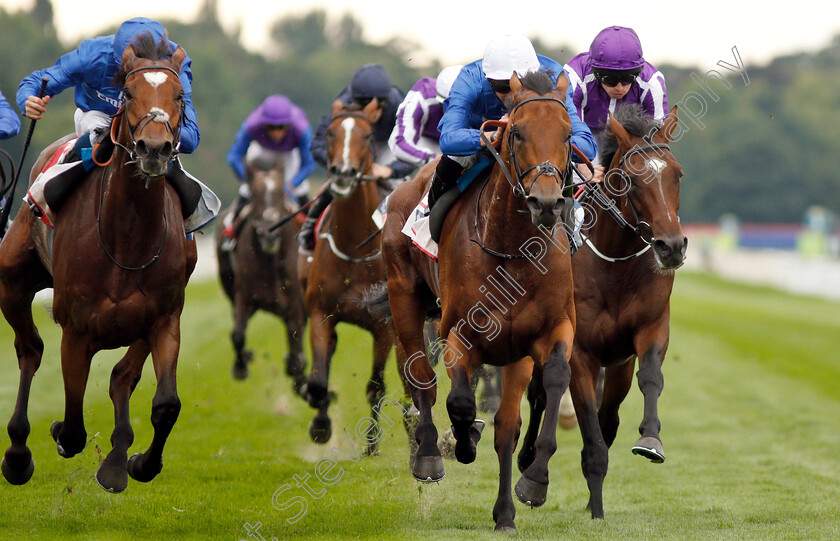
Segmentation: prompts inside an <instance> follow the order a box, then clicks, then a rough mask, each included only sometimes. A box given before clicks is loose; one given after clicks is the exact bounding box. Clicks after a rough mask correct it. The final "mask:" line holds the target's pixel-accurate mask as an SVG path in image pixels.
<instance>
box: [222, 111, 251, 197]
mask: <svg viewBox="0 0 840 541" xmlns="http://www.w3.org/2000/svg"><path fill="white" fill-rule="evenodd" d="M246 122H247V120H246ZM251 141H252V139H251V136H250V135H248V129H247V128H246V126H245V122H243V123H242V127H241V128H239V131H238V132H236V139H235V140H234V141H233V144H232V145H231V146H230V150H228V153H227V163H228V165H229V166H230V167H231V169H233V172H234V174H235V175H236V178H238V179H239V180H240V182H244V181H245V154H247V152H248V146H249V145H250V144H251Z"/></svg>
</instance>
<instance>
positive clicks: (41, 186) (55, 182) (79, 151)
mask: <svg viewBox="0 0 840 541" xmlns="http://www.w3.org/2000/svg"><path fill="white" fill-rule="evenodd" d="M105 135H107V134H100V135H98V136H96V137H97V143H103V144H99V145H98V146H97V159H103V161H104V159H107V156H108V155H110V153H111V150H112V149H113V146H112V145H110V144H104V143H105V141H104V140H105ZM108 143H110V138H108ZM94 167H96V164H95V163H94V160H93V143H92V142H91V136H89V135H83V136H81V137H79V138H78V139H76V143H75V144H74V145H73V149H72V150H71V151H70V152H68V153H67V155H66V156H65V157H64V158H63V159H62V160H61V163H58V164H56V165H53V166H52V167H51V168H50V169H48V170H47V171H46V172H44V173H41V174H39V175H38V178H36V179H35V182H33V183H32V186H30V187H29V190H28V191H27V192H26V196H25V197H24V198H23V200H24V202H25V203H26V204H27V205H29V208H30V210H31V211H32V213H33V214H35V216H36V217H38V218H40V219H41V221H43V222H44V223H45V224H47V225H48V226H50V227H52V226H53V220H55V214H56V213H57V212H58V211H59V210H61V207H62V206H63V205H64V202H65V201H66V200H67V197H68V196H69V195H70V194H71V193H72V192H73V190H74V189H75V188H76V186H77V185H78V183H79V181H81V180H82V179H83V178H85V176H87V174H88V173H89V172H90V171H92V170H93V168H94Z"/></svg>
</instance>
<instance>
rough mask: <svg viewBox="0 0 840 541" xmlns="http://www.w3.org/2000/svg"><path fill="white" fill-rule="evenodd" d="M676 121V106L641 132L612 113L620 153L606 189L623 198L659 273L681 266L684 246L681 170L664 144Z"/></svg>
mask: <svg viewBox="0 0 840 541" xmlns="http://www.w3.org/2000/svg"><path fill="white" fill-rule="evenodd" d="M630 121H631V122H632V121H633V119H631V120H630ZM677 122H678V120H677V106H674V107H673V108H672V109H671V112H670V113H669V114H668V116H667V117H666V119H665V122H664V123H663V124H662V125H661V127H660V126H659V125H658V124H648V125H647V126H645V128H644V131H643V132H641V133H638V132H639V130H638V129H637V130H635V131H636V132H637V133H633V132H632V131H628V130H627V129H625V126H624V125H622V123H621V122H619V120H617V119H616V118H615V117H614V116H612V115H610V130H611V131H612V133H613V134H614V135H615V137H616V140H617V141H618V150H617V151H616V153H615V155H614V157H613V159H612V163H611V164H610V170H609V171H608V172H607V174H606V176H605V179H604V186H605V188H606V189H607V190H608V191H609V192H611V193H612V194H614V195H615V196H617V197H619V198H626V206H627V207H629V209H630V212H631V214H632V215H633V216H632V218H630V220H628V221H629V222H632V220H633V219H635V221H636V224H635V226H634V227H635V228H636V232H637V233H638V234H639V236H641V238H642V240H644V241H645V242H646V243H647V244H650V245H651V246H652V247H653V253H654V257H655V259H656V262H657V264H658V266H659V268H660V269H661V270H672V269H676V268H679V267H680V266H682V264H683V262H684V260H685V252H686V248H687V247H688V238H687V237H686V236H685V235H684V234H683V230H682V226H681V225H680V219H679V216H678V214H677V213H678V211H679V208H680V178H681V177H682V176H683V172H682V167H681V166H680V164H679V162H678V161H677V159H676V158H675V157H674V155H673V154H672V153H671V150H670V147H669V146H668V144H669V143H670V142H671V140H672V136H673V133H674V129H675V128H676V127H677ZM630 225H631V226H633V224H632V223H631V224H630Z"/></svg>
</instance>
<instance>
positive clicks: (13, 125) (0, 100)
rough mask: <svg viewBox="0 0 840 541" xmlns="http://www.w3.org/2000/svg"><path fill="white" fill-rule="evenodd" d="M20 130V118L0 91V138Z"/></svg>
mask: <svg viewBox="0 0 840 541" xmlns="http://www.w3.org/2000/svg"><path fill="white" fill-rule="evenodd" d="M19 131H20V118H18V115H17V113H16V112H15V110H14V109H12V106H11V105H9V102H8V101H6V98H5V97H4V96H3V93H2V92H0V139H8V138H9V137H14V136H15V135H17V134H18V132H19Z"/></svg>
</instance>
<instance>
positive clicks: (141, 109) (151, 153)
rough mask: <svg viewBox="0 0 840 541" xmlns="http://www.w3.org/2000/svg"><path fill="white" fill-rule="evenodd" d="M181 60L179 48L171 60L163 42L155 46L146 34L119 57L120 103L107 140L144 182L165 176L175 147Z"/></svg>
mask: <svg viewBox="0 0 840 541" xmlns="http://www.w3.org/2000/svg"><path fill="white" fill-rule="evenodd" d="M185 57H186V53H185V52H184V49H182V48H181V47H178V49H177V50H176V51H175V52H174V53H171V55H170V51H169V44H168V41H166V40H165V39H164V40H161V41H160V42H158V43H155V42H154V39H153V38H152V37H151V35H150V34H141V35H140V36H138V37H137V38H136V39H135V41H134V42H132V44H131V45H129V46H128V47H126V49H125V52H123V64H122V65H123V68H122V70H121V72H120V74H118V76H121V74H124V79H123V96H124V99H125V102H124V105H123V108H122V109H121V112H120V113H118V115H121V116H122V121H121V122H120V123H119V125H118V124H117V120H116V119H115V121H114V125H113V126H112V128H111V130H112V134H111V136H112V138H113V140H114V141H115V142H116V143H118V144H119V145H120V146H122V147H123V148H124V149H126V150H127V151H128V152H129V154H130V156H131V158H132V160H133V161H134V162H136V164H137V166H138V168H139V169H140V171H141V172H142V174H143V175H144V176H147V177H161V176H163V175H165V174H166V172H167V169H168V167H169V163H170V161H171V160H172V159H173V158H174V155H175V151H176V148H177V146H178V142H179V139H180V131H179V129H178V127H179V126H180V123H181V117H182V115H183V111H184V89H183V87H182V86H181V81H180V79H179V78H178V74H179V72H180V71H181V64H182V63H183V61H184V58H185ZM115 131H117V132H118V133H114V132H115Z"/></svg>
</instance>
